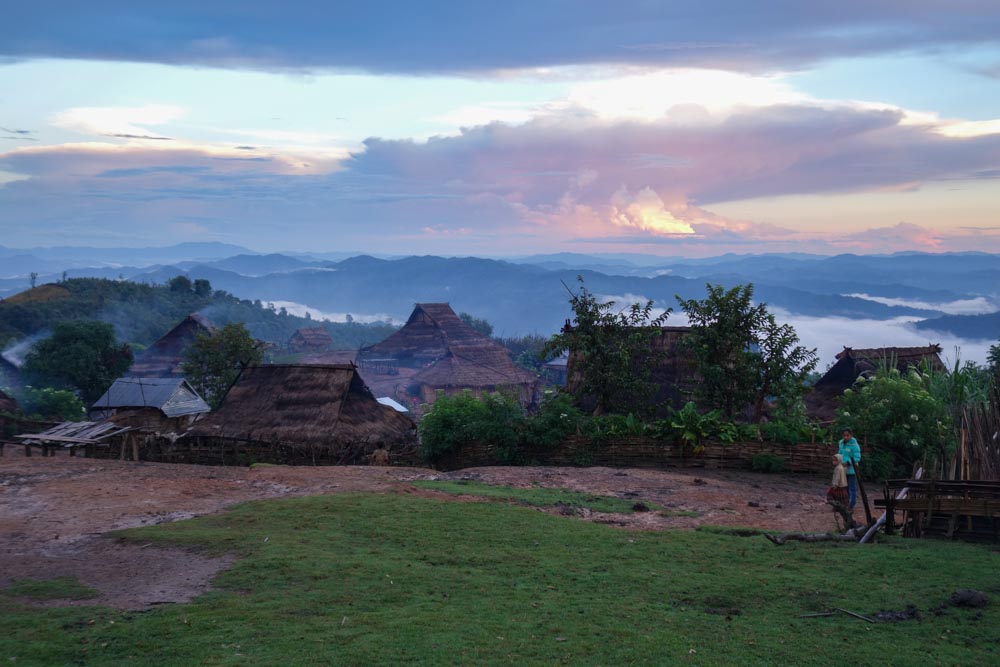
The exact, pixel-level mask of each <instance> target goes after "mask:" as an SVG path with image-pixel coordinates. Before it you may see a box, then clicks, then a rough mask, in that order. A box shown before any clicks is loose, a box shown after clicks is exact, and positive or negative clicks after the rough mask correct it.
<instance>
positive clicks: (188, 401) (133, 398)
mask: <svg viewBox="0 0 1000 667" xmlns="http://www.w3.org/2000/svg"><path fill="white" fill-rule="evenodd" d="M124 408H155V409H157V410H159V411H160V412H162V413H163V414H164V415H165V416H167V417H170V418H173V417H184V416H188V415H197V414H204V413H206V412H208V411H209V410H210V408H209V407H208V404H207V403H206V402H205V401H204V400H203V399H202V398H201V396H199V395H198V392H196V391H195V390H194V387H192V386H191V385H190V384H188V382H187V380H184V379H183V378H132V377H128V378H119V379H117V380H115V382H114V384H112V385H111V387H110V388H109V389H108V390H107V391H106V392H105V393H104V395H103V396H101V397H100V398H99V399H97V401H96V402H95V403H94V405H93V406H92V407H91V412H92V413H93V412H98V411H101V412H113V411H116V410H120V409H124Z"/></svg>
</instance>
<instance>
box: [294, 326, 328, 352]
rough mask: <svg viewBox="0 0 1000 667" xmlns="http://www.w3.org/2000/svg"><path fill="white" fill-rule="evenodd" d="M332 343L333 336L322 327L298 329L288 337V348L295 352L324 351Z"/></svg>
mask: <svg viewBox="0 0 1000 667" xmlns="http://www.w3.org/2000/svg"><path fill="white" fill-rule="evenodd" d="M331 345H333V338H331V337H330V333H329V332H328V331H327V330H326V329H324V328H323V327H310V328H305V329H298V330H297V331H296V332H295V333H293V334H292V336H291V338H289V339H288V350H289V351H290V352H295V353H303V352H326V351H327V350H329V349H330V346H331Z"/></svg>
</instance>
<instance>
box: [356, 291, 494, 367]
mask: <svg viewBox="0 0 1000 667" xmlns="http://www.w3.org/2000/svg"><path fill="white" fill-rule="evenodd" d="M455 345H465V346H468V345H496V343H494V342H493V341H492V340H491V339H490V338H489V337H488V336H484V335H483V334H481V333H479V332H478V331H476V330H475V329H473V328H472V327H470V326H469V325H467V324H466V323H465V322H463V321H462V320H461V318H459V316H458V315H456V314H455V311H454V310H452V309H451V306H450V305H448V304H447V303H418V304H417V305H416V306H415V307H414V308H413V312H412V313H411V314H410V318H409V319H408V320H407V321H406V324H405V325H403V328H401V329H400V330H399V331H397V332H395V333H394V334H392V335H391V336H389V337H388V338H386V339H385V340H383V341H382V342H380V343H376V344H374V345H370V346H368V347H366V348H362V352H364V353H365V354H366V355H368V356H372V355H384V356H387V357H394V358H396V359H399V360H407V359H413V360H422V361H424V362H429V361H433V360H435V359H440V358H442V357H444V356H446V355H447V354H448V352H449V350H450V349H451V347H452V346H455Z"/></svg>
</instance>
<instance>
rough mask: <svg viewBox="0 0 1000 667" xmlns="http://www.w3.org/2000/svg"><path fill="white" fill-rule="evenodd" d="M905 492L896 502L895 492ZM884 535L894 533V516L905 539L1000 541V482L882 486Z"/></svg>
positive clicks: (913, 482)
mask: <svg viewBox="0 0 1000 667" xmlns="http://www.w3.org/2000/svg"><path fill="white" fill-rule="evenodd" d="M903 488H907V489H908V493H907V496H906V497H905V498H903V499H897V498H896V495H897V492H898V491H900V490H902V489H903ZM876 505H881V506H884V507H885V508H886V524H885V532H886V534H892V532H893V531H894V530H895V529H896V517H895V513H896V512H902V515H903V519H902V523H901V524H900V527H901V528H902V533H903V535H904V536H906V537H924V536H940V537H946V538H948V539H956V538H959V537H961V538H963V539H969V540H976V541H983V540H985V541H992V542H998V541H1000V482H995V481H973V480H962V481H942V480H935V479H926V480H924V479H921V480H917V479H909V480H907V479H893V480H889V481H887V482H886V483H885V497H884V498H883V499H882V500H880V501H876Z"/></svg>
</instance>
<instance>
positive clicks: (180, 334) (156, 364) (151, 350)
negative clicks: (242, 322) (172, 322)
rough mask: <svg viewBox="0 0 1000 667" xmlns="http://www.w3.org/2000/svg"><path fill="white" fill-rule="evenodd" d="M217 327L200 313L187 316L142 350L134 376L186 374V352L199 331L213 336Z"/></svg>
mask: <svg viewBox="0 0 1000 667" xmlns="http://www.w3.org/2000/svg"><path fill="white" fill-rule="evenodd" d="M214 331H215V326H214V325H213V324H212V323H211V322H209V321H208V320H207V319H205V318H204V317H203V316H201V315H199V314H198V313H192V314H190V315H188V316H187V317H185V318H184V319H183V320H181V322H180V323H179V324H178V325H177V326H175V327H174V328H173V329H171V330H170V331H168V332H167V333H166V334H164V335H163V336H162V337H161V338H160V339H159V340H157V341H156V342H155V343H153V344H152V345H150V346H149V347H148V348H146V349H145V350H143V351H142V352H141V353H140V354H139V356H138V357H136V360H135V363H134V364H132V368H131V369H130V370H129V373H128V374H129V376H131V377H147V378H157V377H158V378H163V377H182V376H183V375H184V370H183V366H184V355H185V353H186V352H187V350H188V348H189V347H191V344H192V343H194V341H195V339H196V338H197V337H198V335H199V334H207V335H211V334H212V332H214Z"/></svg>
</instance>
